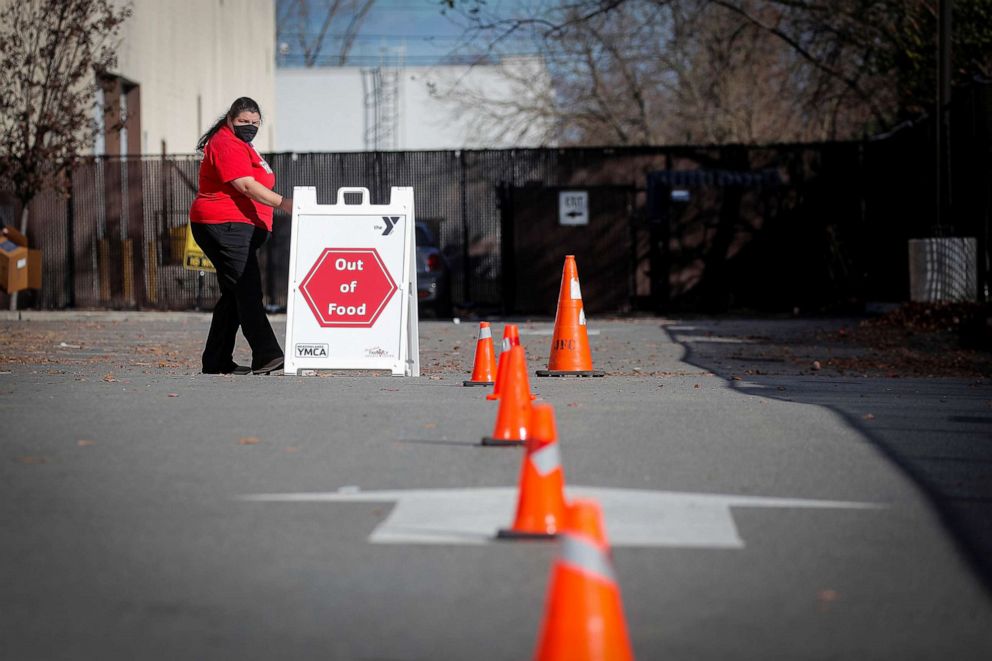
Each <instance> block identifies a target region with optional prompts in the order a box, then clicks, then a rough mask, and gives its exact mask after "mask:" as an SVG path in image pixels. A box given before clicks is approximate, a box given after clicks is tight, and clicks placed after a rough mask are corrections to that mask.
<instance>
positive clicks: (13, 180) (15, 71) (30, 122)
mask: <svg viewBox="0 0 992 661" xmlns="http://www.w3.org/2000/svg"><path fill="white" fill-rule="evenodd" d="M0 7H2V9H0V44H3V48H2V50H0V182H2V183H3V185H5V186H9V187H10V189H11V192H12V193H13V194H14V196H15V197H16V198H17V200H18V201H19V202H20V203H21V222H20V230H21V233H23V234H26V233H27V229H28V208H29V205H30V203H31V200H33V199H34V198H35V196H36V195H37V194H38V193H40V192H41V191H43V190H45V189H47V188H53V187H54V188H56V189H58V188H60V187H61V185H62V183H63V182H64V180H65V177H64V176H63V175H64V174H65V173H66V172H67V171H68V168H70V167H71V166H72V164H73V162H74V161H75V160H76V158H77V157H78V156H79V155H80V154H82V153H85V152H86V151H87V150H88V149H89V148H90V147H91V146H92V144H93V138H94V136H95V135H96V131H97V122H96V118H95V116H94V108H95V105H94V104H95V103H96V91H97V80H98V76H99V75H100V74H102V73H104V72H107V71H109V70H110V69H112V68H113V66H114V65H115V63H116V37H117V34H118V30H119V28H120V26H121V24H122V23H123V22H124V21H125V20H126V19H127V17H128V16H130V14H131V10H130V7H118V6H117V5H116V3H114V2H113V1H112V0H16V1H14V2H4V3H2V4H0ZM15 297H16V295H15ZM15 297H11V306H12V309H13V306H15V305H16V298H15Z"/></svg>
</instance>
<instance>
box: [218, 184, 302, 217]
mask: <svg viewBox="0 0 992 661" xmlns="http://www.w3.org/2000/svg"><path fill="white" fill-rule="evenodd" d="M231 185H232V186H234V190H236V191H238V192H239V193H241V194H242V195H244V196H245V197H247V198H249V199H252V200H254V201H256V202H258V203H259V204H265V205H268V206H270V207H273V208H275V209H279V210H280V211H285V212H286V213H293V198H291V197H283V196H282V195H280V194H279V193H277V192H275V191H273V190H269V189H268V188H266V187H265V186H263V185H262V184H260V183H258V182H257V181H255V179H254V177H238V178H237V179H234V180H233V181H231Z"/></svg>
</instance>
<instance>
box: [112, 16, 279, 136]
mask: <svg viewBox="0 0 992 661" xmlns="http://www.w3.org/2000/svg"><path fill="white" fill-rule="evenodd" d="M116 1H117V3H118V4H119V5H125V4H128V0H116ZM130 4H131V6H132V8H133V10H134V13H133V15H132V16H131V18H130V19H128V21H127V22H126V23H125V24H124V26H123V28H122V30H121V44H120V47H119V51H118V67H117V70H116V71H115V72H114V73H116V74H118V75H120V76H121V77H123V78H125V79H127V80H128V81H130V82H132V83H137V84H138V85H139V86H140V90H141V92H140V94H141V136H140V138H139V140H140V151H141V153H144V154H157V153H160V152H161V151H162V143H163V141H164V143H165V149H166V151H167V152H168V153H171V154H183V153H192V152H193V151H194V150H195V148H196V141H197V140H198V139H199V137H200V135H201V134H202V133H203V132H204V131H206V130H207V129H208V128H209V127H210V126H211V124H212V123H213V122H214V121H215V120H216V119H217V117H219V116H220V115H222V114H223V113H225V112H226V111H227V109H228V108H229V107H230V105H231V102H232V101H234V99H236V98H237V97H239V96H250V97H251V98H253V99H255V100H256V101H257V102H258V104H259V106H260V107H261V109H262V118H263V121H262V128H261V129H260V130H259V132H258V136H257V137H256V138H255V140H254V144H255V146H256V147H257V148H258V150H259V151H270V150H272V149H273V148H274V147H275V144H274V136H275V123H276V116H275V0H130ZM133 139H134V138H133V137H132V136H128V140H129V141H130V140H133Z"/></svg>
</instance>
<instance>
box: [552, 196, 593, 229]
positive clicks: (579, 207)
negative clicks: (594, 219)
mask: <svg viewBox="0 0 992 661" xmlns="http://www.w3.org/2000/svg"><path fill="white" fill-rule="evenodd" d="M558 224H559V225H588V224H589V191H584V190H568V191H561V192H560V193H558Z"/></svg>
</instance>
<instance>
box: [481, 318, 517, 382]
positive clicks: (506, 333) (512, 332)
mask: <svg viewBox="0 0 992 661" xmlns="http://www.w3.org/2000/svg"><path fill="white" fill-rule="evenodd" d="M519 346H520V330H519V329H518V328H517V325H516V324H507V325H505V326H503V345H502V347H501V348H500V352H499V365H498V366H497V367H496V383H495V385H494V386H493V391H492V392H491V393H489V394H488V395H486V399H489V400H494V399H499V394H500V392H501V391H502V390H503V382H504V381H505V380H506V366H507V363H508V362H509V358H510V349H512V348H513V347H519Z"/></svg>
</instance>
